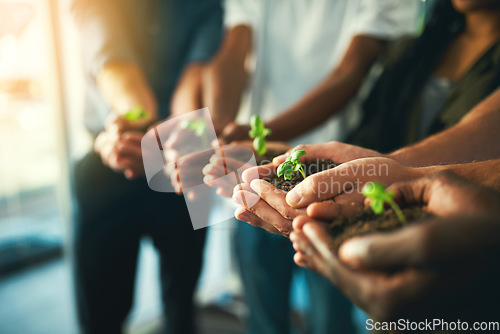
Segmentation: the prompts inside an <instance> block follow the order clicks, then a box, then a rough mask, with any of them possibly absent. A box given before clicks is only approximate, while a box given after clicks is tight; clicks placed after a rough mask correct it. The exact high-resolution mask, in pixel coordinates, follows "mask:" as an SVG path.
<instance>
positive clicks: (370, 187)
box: [361, 182, 406, 225]
mask: <svg viewBox="0 0 500 334" xmlns="http://www.w3.org/2000/svg"><path fill="white" fill-rule="evenodd" d="M361 192H362V193H363V195H365V197H367V198H370V199H371V200H372V201H371V203H370V207H371V208H372V210H373V212H375V214H377V215H380V214H382V213H383V212H384V203H387V204H389V205H390V206H391V208H392V209H393V210H394V212H395V213H396V215H397V216H398V219H399V221H400V222H401V224H403V225H406V218H405V216H404V215H403V212H402V211H401V209H400V208H399V206H398V205H397V204H396V202H394V199H393V198H394V191H387V190H386V189H385V187H384V185H383V184H380V183H378V182H368V183H367V184H365V185H364V187H363V189H362V190H361Z"/></svg>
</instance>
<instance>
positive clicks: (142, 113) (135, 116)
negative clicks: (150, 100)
mask: <svg viewBox="0 0 500 334" xmlns="http://www.w3.org/2000/svg"><path fill="white" fill-rule="evenodd" d="M123 117H125V118H126V119H128V120H129V121H131V122H137V121H139V120H141V119H147V118H148V117H149V113H148V112H147V111H146V110H144V108H143V107H141V106H136V107H135V108H132V109H130V110H129V111H127V112H126V113H125V114H124V115H123Z"/></svg>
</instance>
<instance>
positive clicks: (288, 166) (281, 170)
mask: <svg viewBox="0 0 500 334" xmlns="http://www.w3.org/2000/svg"><path fill="white" fill-rule="evenodd" d="M304 155H306V151H304V150H297V149H295V150H293V151H292V153H290V156H288V158H287V159H286V160H285V161H284V162H283V163H282V164H281V165H279V167H278V170H277V175H278V176H283V178H284V179H285V180H291V179H292V175H293V172H299V173H300V174H301V175H302V177H303V178H304V179H305V178H306V173H305V172H304V167H303V166H302V162H301V161H300V160H299V159H300V158H301V157H303V156H304Z"/></svg>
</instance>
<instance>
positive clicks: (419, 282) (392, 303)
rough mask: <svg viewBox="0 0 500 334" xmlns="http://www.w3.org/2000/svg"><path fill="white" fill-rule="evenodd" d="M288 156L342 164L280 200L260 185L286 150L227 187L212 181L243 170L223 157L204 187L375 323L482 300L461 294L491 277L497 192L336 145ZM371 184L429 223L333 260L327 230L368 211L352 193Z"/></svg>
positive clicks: (352, 243) (216, 159)
mask: <svg viewBox="0 0 500 334" xmlns="http://www.w3.org/2000/svg"><path fill="white" fill-rule="evenodd" d="M271 147H272V145H271ZM296 149H301V150H305V151H306V152H307V154H306V155H305V156H304V157H303V158H302V162H308V161H314V160H316V159H331V160H332V161H334V162H336V163H341V165H340V166H338V167H335V168H333V169H330V170H326V171H323V172H319V173H317V174H313V175H311V176H308V177H307V178H306V179H305V180H303V181H302V182H301V183H300V184H298V185H296V186H295V188H294V189H292V190H291V191H290V192H288V193H286V192H284V191H282V190H279V189H276V188H275V187H274V186H273V185H272V184H270V183H268V182H267V181H264V180H263V178H267V177H271V176H273V175H274V174H275V173H276V170H277V167H278V166H279V165H280V164H281V163H282V162H283V161H285V160H286V158H287V157H288V155H289V154H290V151H289V152H288V153H287V154H284V155H281V156H278V157H276V158H274V160H273V161H272V162H271V163H269V164H266V165H262V166H256V167H250V168H248V169H246V170H244V172H243V173H242V177H241V180H242V181H243V182H242V183H241V184H238V185H236V186H234V187H233V188H231V184H230V183H227V182H226V180H223V178H221V176H222V175H224V174H223V173H224V172H227V170H228V169H230V170H231V169H234V170H237V169H239V170H242V168H241V166H242V165H241V163H238V161H234V160H233V159H232V158H231V154H230V152H228V151H230V149H228V150H226V153H225V154H224V155H213V156H212V157H211V158H210V163H209V164H208V165H207V166H205V168H204V169H203V173H204V174H205V179H204V181H205V183H206V184H208V185H210V186H212V187H217V188H218V189H217V192H218V194H219V195H222V196H227V197H229V196H232V198H233V200H234V201H235V202H236V203H237V204H238V205H239V207H238V209H236V211H235V216H236V218H238V219H240V220H243V221H245V222H248V223H250V224H252V225H254V226H257V227H261V228H263V229H265V230H267V231H269V232H272V233H278V234H281V235H283V236H286V237H289V238H290V240H291V242H292V243H293V247H294V249H295V250H296V254H295V256H294V261H295V262H296V263H297V264H298V265H299V266H302V267H305V268H308V269H310V270H313V271H315V272H318V273H319V274H321V275H323V276H325V277H326V278H328V279H329V280H330V281H331V282H332V283H333V284H335V285H336V286H337V287H338V288H339V289H340V290H341V291H342V292H343V293H345V294H346V295H347V296H348V297H349V298H350V299H351V300H353V301H354V303H356V304H357V305H358V306H360V307H361V308H362V309H364V310H365V311H366V312H367V313H368V314H370V315H371V316H372V317H374V318H376V319H378V320H391V319H398V318H401V317H405V316H406V317H411V318H415V317H424V316H428V315H429V314H433V315H439V314H441V315H444V314H445V312H444V311H443V309H446V308H447V307H448V308H449V306H450V302H451V303H453V301H454V300H455V299H456V298H468V297H471V296H472V297H471V298H474V297H477V298H479V299H478V300H477V301H478V302H480V301H481V298H483V301H484V294H481V293H480V292H479V294H475V293H469V294H468V292H470V287H471V286H474V287H476V288H477V289H481V287H486V288H485V289H488V288H487V285H486V284H483V283H484V282H483V278H484V276H483V274H485V275H486V277H496V278H498V273H497V272H495V271H494V270H493V272H491V268H492V263H497V262H498V252H499V251H500V247H499V245H500V237H499V235H500V233H499V232H500V222H499V219H498V214H499V213H500V196H499V194H498V193H497V192H495V191H493V190H491V189H489V188H484V187H481V186H478V185H476V184H473V183H471V182H469V181H466V180H465V179H463V178H460V177H458V176H457V175H455V174H453V173H451V172H446V171H443V172H438V173H433V174H428V175H426V174H427V173H428V170H427V171H426V170H425V169H420V168H413V167H408V166H404V165H402V164H401V163H399V162H397V161H396V160H393V159H391V158H388V157H385V156H383V155H381V154H379V153H378V152H375V151H371V150H366V149H363V148H359V147H356V146H352V145H347V144H343V143H339V142H331V143H325V144H314V145H301V146H299V147H296ZM231 166H232V167H231ZM363 166H364V167H365V168H363ZM243 169H244V168H243ZM374 170H375V171H383V172H382V173H374V172H373V171H374ZM369 171H372V172H369ZM332 181H335V182H337V183H335V184H334V183H332ZM373 181H377V182H382V183H384V184H388V185H391V186H390V187H389V188H388V191H394V193H395V197H394V199H395V200H396V201H397V202H398V203H399V204H400V205H401V206H403V207H404V206H408V205H422V206H423V207H424V209H425V210H427V211H429V212H430V213H432V214H433V215H434V216H435V218H432V219H429V220H428V221H425V222H420V223H415V224H411V225H410V226H408V227H405V228H403V229H400V230H397V231H394V232H390V233H374V234H371V235H367V236H361V237H355V238H352V239H350V240H347V241H346V242H344V243H343V244H342V245H341V247H340V248H339V250H338V252H336V251H335V250H334V249H332V247H331V245H330V241H329V240H330V236H329V232H328V222H330V221H332V220H333V219H335V218H337V217H339V216H340V215H343V216H350V215H355V214H356V213H358V212H359V211H360V210H361V209H362V208H363V206H368V205H369V200H365V198H364V197H363V195H362V194H361V188H362V186H363V185H364V184H365V183H366V182H373ZM225 182H226V183H225ZM339 184H340V188H339V187H338V185H339ZM493 267H495V266H493ZM495 275H496V276H495ZM462 303H463V300H462ZM458 305H460V304H458Z"/></svg>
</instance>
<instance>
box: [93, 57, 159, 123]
mask: <svg viewBox="0 0 500 334" xmlns="http://www.w3.org/2000/svg"><path fill="white" fill-rule="evenodd" d="M96 83H97V87H98V89H99V92H100V93H101V95H102V96H103V98H104V100H105V101H106V103H107V104H108V106H109V107H110V108H111V109H112V110H113V111H114V112H116V113H117V114H119V115H123V114H124V113H126V112H127V111H128V110H130V109H131V108H134V107H136V106H142V107H143V108H144V109H145V110H147V111H148V112H149V113H150V115H151V117H152V118H155V117H156V116H157V109H158V108H157V101H156V98H155V96H154V93H153V90H152V88H151V87H150V85H149V83H148V81H147V78H146V75H145V74H144V72H143V70H142V69H141V68H140V67H139V66H138V65H137V64H135V63H132V62H111V63H107V64H105V65H104V67H103V68H102V69H101V71H99V73H98V74H97V77H96Z"/></svg>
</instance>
